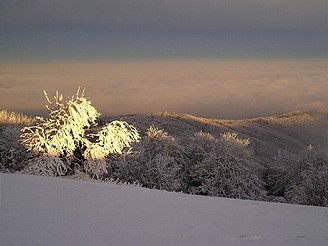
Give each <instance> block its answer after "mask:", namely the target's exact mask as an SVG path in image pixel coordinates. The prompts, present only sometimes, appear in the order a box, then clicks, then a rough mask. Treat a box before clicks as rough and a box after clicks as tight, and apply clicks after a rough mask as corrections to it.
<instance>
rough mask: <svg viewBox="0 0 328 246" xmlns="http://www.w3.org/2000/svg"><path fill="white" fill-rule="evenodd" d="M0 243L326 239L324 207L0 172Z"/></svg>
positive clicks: (297, 244)
mask: <svg viewBox="0 0 328 246" xmlns="http://www.w3.org/2000/svg"><path fill="white" fill-rule="evenodd" d="M0 191H1V193H0V198H1V199H0V245H4V246H11V245H12V246H14V245H26V246H39V245H40V246H41V245H49V246H55V245H70V246H74V245H79V246H83V245H95V246H101V245H104V246H105V245H106V246H109V245H126V246H129V245H133V246H137V245H142V246H147V245H179V246H181V245H188V246H192V245H208V246H211V245H225V246H245V245H261V246H263V245H279V246H302V245H304V246H305V245H312V246H321V245H326V244H327V242H328V236H327V235H328V208H322V207H312V206H300V205H290V204H279V203H268V202H259V201H249V200H248V201H247V200H235V199H226V198H218V197H203V196H192V195H186V194H181V193H170V192H166V191H158V190H149V189H145V188H141V187H134V186H126V185H116V184H111V183H96V182H87V181H78V180H67V179H63V178H51V177H39V176H30V175H18V174H1V173H0Z"/></svg>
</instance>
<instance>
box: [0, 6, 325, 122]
mask: <svg viewBox="0 0 328 246" xmlns="http://www.w3.org/2000/svg"><path fill="white" fill-rule="evenodd" d="M327 13H328V1H327V0H288V1H286V0H119V1H117V0H115V1H113V0H93V1H89V0H65V1H58V0H0V98H1V105H0V108H4V109H7V110H15V111H16V110H19V111H22V112H24V113H31V114H32V115H37V114H38V113H40V112H41V113H42V112H43V114H44V112H46V111H44V103H45V102H44V99H43V93H42V90H47V91H48V93H49V94H52V93H55V91H56V90H59V91H61V92H64V96H71V95H73V94H74V93H75V92H76V90H77V88H78V87H86V89H87V90H86V91H87V93H88V94H87V95H89V96H90V97H91V98H92V99H93V102H94V103H95V106H96V108H98V107H99V109H100V110H101V112H103V113H104V114H106V115H107V114H113V113H114V114H123V113H124V114H129V113H138V112H139V113H141V112H142V113H144V112H159V111H174V112H179V113H189V114H193V115H196V116H202V117H213V118H214V117H215V118H222V117H228V118H245V117H250V116H261V115H268V114H271V113H275V112H276V113H279V112H284V111H287V110H294V109H296V110H299V109H309V108H317V107H318V108H327V107H328V105H327V100H326V99H325V98H327V96H328V95H327V93H326V91H328V88H327V66H328V65H327V64H328V19H327V18H328V17H327ZM191 61H193V62H194V63H192V62H191ZM215 61H217V63H215ZM222 61H226V62H227V63H225V64H223V63H222ZM230 61H238V62H236V63H234V62H230ZM240 61H241V62H240ZM248 61H251V62H248ZM254 61H257V63H256V62H254ZM262 61H272V63H270V62H269V63H268V62H264V63H263V62H262ZM285 61H290V62H285ZM307 61H308V63H307ZM213 62H214V63H213ZM313 85H315V86H313Z"/></svg>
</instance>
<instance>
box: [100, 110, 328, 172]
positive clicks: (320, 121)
mask: <svg viewBox="0 0 328 246" xmlns="http://www.w3.org/2000/svg"><path fill="white" fill-rule="evenodd" d="M114 119H122V120H125V121H127V122H129V123H132V124H134V125H135V126H136V127H137V128H138V129H139V130H140V131H141V134H144V133H145V131H146V130H147V128H148V127H149V125H154V126H156V127H157V128H159V129H162V130H164V131H166V132H168V133H170V134H171V135H173V136H188V135H189V136H190V135H193V134H194V133H196V132H199V131H203V132H206V133H210V134H212V135H214V136H218V135H220V134H221V133H223V132H236V133H238V134H239V136H240V137H242V138H250V140H251V145H252V147H253V149H254V150H255V154H256V158H257V160H258V161H259V162H260V163H261V164H262V165H264V166H266V165H269V164H270V163H271V162H272V161H271V160H272V158H273V156H274V155H276V154H277V151H278V150H279V149H287V150H289V151H291V152H299V151H301V150H303V149H305V148H306V147H307V146H309V145H313V146H320V147H321V149H324V150H326V149H327V150H328V111H310V112H300V111H295V112H290V113H285V114H278V115H274V116H269V117H257V118H251V119H244V120H224V119H207V118H200V117H195V116H192V115H188V114H176V113H171V112H163V113H151V114H136V115H126V116H119V117H105V118H103V120H104V121H105V122H108V121H112V120H114Z"/></svg>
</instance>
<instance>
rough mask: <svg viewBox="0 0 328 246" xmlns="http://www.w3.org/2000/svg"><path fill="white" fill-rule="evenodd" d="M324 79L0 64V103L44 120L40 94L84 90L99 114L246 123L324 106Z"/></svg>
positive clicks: (228, 67)
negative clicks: (182, 115)
mask: <svg viewBox="0 0 328 246" xmlns="http://www.w3.org/2000/svg"><path fill="white" fill-rule="evenodd" d="M327 76H328V71H327V60H316V61H314V60H308V61H286V60H274V61H269V60H266V61H264V60H259V61H254V60H253V61H250V60H248V61H236V60H235V61H230V62H228V61H225V62H219V61H188V62H182V61H180V62H178V61H176V62H164V61H160V62H159V61H157V62H154V61H152V62H96V63H85V62H75V63H67V62H66V63H65V62H59V63H54V62H50V63H45V62H42V63H12V64H1V66H0V85H1V86H0V98H1V103H2V108H3V109H8V110H17V111H23V112H25V113H34V114H40V113H43V114H45V113H46V112H47V111H46V110H45V107H44V106H43V105H44V104H45V103H46V101H45V99H44V97H43V93H42V90H43V89H45V90H47V91H48V93H49V95H51V94H53V93H54V92H55V91H56V90H59V91H61V92H63V93H64V94H65V96H71V95H73V94H74V93H75V92H76V90H77V88H78V87H79V86H81V87H84V86H85V87H86V88H87V90H86V95H87V96H89V97H90V98H91V100H92V102H93V105H94V106H95V107H96V108H97V109H98V110H99V111H100V112H102V113H103V114H104V115H121V114H131V113H147V112H159V111H173V112H177V113H189V114H193V115H196V116H202V117H212V118H247V117H252V116H260V115H270V114H273V113H280V112H284V111H290V110H305V109H322V108H324V109H325V108H328V102H327V97H328V95H327Z"/></svg>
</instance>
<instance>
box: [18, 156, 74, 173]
mask: <svg viewBox="0 0 328 246" xmlns="http://www.w3.org/2000/svg"><path fill="white" fill-rule="evenodd" d="M67 172H68V166H67V164H66V163H65V162H64V161H63V160H62V158H60V157H58V156H52V155H48V154H42V155H39V156H38V157H36V158H33V159H30V160H29V161H28V163H27V165H26V166H25V167H24V169H23V170H21V171H20V173H23V174H32V175H43V176H58V175H59V176H64V175H66V173H67Z"/></svg>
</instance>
